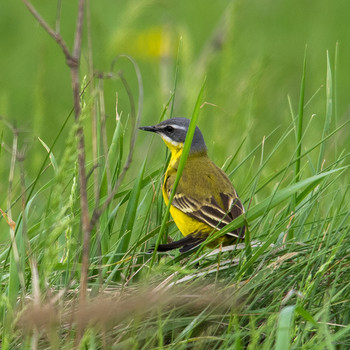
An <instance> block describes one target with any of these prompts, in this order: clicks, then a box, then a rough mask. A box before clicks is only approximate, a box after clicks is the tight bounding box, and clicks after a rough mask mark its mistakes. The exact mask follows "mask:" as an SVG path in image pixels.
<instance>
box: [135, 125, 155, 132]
mask: <svg viewBox="0 0 350 350" xmlns="http://www.w3.org/2000/svg"><path fill="white" fill-rule="evenodd" d="M139 129H140V130H144V131H151V132H157V128H156V127H155V126H140V127H139Z"/></svg>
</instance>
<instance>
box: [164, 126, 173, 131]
mask: <svg viewBox="0 0 350 350" xmlns="http://www.w3.org/2000/svg"><path fill="white" fill-rule="evenodd" d="M165 131H166V132H173V131H174V128H173V127H172V126H170V125H168V126H167V127H165Z"/></svg>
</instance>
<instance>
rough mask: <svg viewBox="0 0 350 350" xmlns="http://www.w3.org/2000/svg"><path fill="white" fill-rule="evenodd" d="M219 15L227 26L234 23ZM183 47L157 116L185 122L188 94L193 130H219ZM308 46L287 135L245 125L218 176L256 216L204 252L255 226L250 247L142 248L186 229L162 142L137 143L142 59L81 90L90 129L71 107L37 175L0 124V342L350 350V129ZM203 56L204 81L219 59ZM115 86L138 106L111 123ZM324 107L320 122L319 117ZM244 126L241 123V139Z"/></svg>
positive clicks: (14, 136)
mask: <svg viewBox="0 0 350 350" xmlns="http://www.w3.org/2000/svg"><path fill="white" fill-rule="evenodd" d="M229 10H230V11H233V7H231V6H230V7H229ZM221 21H223V22H221ZM221 21H220V23H225V25H226V26H230V25H231V23H230V21H229V20H228V19H227V18H226V17H223V19H221ZM185 44H186V43H184V42H182V43H181V45H180V48H179V52H178V59H177V61H176V64H175V68H174V71H175V77H174V79H173V81H172V83H171V86H173V87H174V90H175V91H171V92H170V94H169V96H167V98H166V99H164V100H163V101H162V103H164V101H165V107H164V108H163V112H161V111H160V112H159V113H158V114H156V116H155V117H154V120H153V122H154V123H155V122H157V121H158V120H159V119H163V118H166V117H167V115H171V114H172V113H175V110H176V108H177V107H176V106H177V103H179V102H178V101H180V102H181V101H183V96H188V100H189V101H187V102H186V103H187V104H188V105H190V102H192V103H193V104H192V105H191V106H190V107H189V110H193V114H192V123H191V128H192V129H191V130H192V131H194V127H195V125H196V124H197V125H199V126H200V127H201V126H202V125H208V124H209V123H210V122H208V118H206V116H207V115H208V113H209V112H211V111H212V109H210V108H213V107H214V106H212V105H209V104H207V103H205V102H207V98H208V97H207V95H208V93H210V91H212V89H213V88H212V87H211V86H210V84H211V82H212V81H213V76H209V77H208V79H207V80H206V84H205V85H204V86H201V85H200V83H198V79H197V77H196V78H194V79H193V82H192V84H191V86H190V87H188V90H186V88H185V85H184V84H183V83H182V80H181V78H182V74H185V75H186V74H187V73H184V72H185V71H186V70H189V71H190V66H189V65H188V61H186V60H185V58H186V57H185V55H186V46H185ZM224 51H225V50H224ZM310 51H312V49H308V52H307V54H305V61H304V65H302V64H301V66H303V72H302V73H301V74H300V77H299V80H301V82H302V83H301V88H300V93H299V102H298V104H297V108H294V106H293V102H292V101H293V98H290V99H289V106H288V101H287V100H286V101H285V105H284V111H286V112H288V108H289V112H290V115H291V122H290V123H289V125H288V123H287V124H286V123H283V122H281V123H279V125H278V127H276V126H275V125H273V127H268V132H267V134H266V135H267V136H266V137H263V138H262V140H260V139H258V138H257V137H255V136H256V135H255V134H254V132H250V131H249V130H252V129H251V128H250V126H249V122H247V124H246V126H247V131H244V132H241V134H240V135H239V137H240V138H239V140H237V141H234V142H236V143H237V147H235V149H234V150H233V151H232V152H231V151H230V150H231V148H229V149H228V150H226V153H225V154H229V155H232V157H231V158H228V159H226V161H225V162H224V164H223V168H224V169H225V171H226V173H227V174H228V175H229V177H230V178H231V180H232V181H233V182H234V183H235V186H236V187H237V190H238V192H239V194H240V197H241V199H242V200H243V202H244V205H245V209H246V213H245V215H244V216H242V217H240V218H238V219H236V220H235V221H234V222H232V223H231V224H230V225H229V227H225V228H224V229H222V230H221V231H220V232H218V233H216V234H215V235H213V236H211V237H209V238H208V240H207V242H205V243H208V242H209V241H212V240H215V238H216V237H217V236H219V235H223V234H225V232H227V231H229V230H232V229H234V228H236V227H239V226H240V225H241V224H242V223H246V224H247V225H248V230H247V235H246V239H245V242H241V243H240V244H238V245H235V246H230V247H223V248H222V247H221V248H220V247H218V248H217V249H208V248H206V247H205V244H203V245H202V246H201V247H200V248H199V249H198V250H197V251H196V252H193V253H190V254H189V253H185V254H180V253H179V252H178V251H173V252H169V253H166V254H155V253H154V254H149V253H147V251H148V249H149V248H150V247H151V246H152V245H154V244H156V245H157V244H159V243H160V242H162V241H165V240H166V238H167V236H170V237H172V238H173V239H177V238H179V237H180V234H179V232H178V230H177V228H176V227H175V225H174V223H173V222H172V220H171V218H169V217H167V214H168V210H169V208H166V207H165V206H164V204H163V199H162V197H161V190H160V189H161V184H162V175H163V173H164V170H165V165H166V162H167V159H168V156H167V154H166V151H165V146H164V145H163V144H161V141H160V140H158V139H154V140H153V138H152V136H151V135H148V138H147V139H146V138H144V139H141V138H140V139H139V138H136V130H137V126H138V125H139V124H140V122H141V120H140V118H141V116H142V106H144V105H145V103H144V102H145V101H144V100H145V98H146V97H145V96H147V93H148V90H147V84H149V82H147V81H145V77H144V76H143V75H142V74H141V73H140V70H139V68H138V65H137V63H136V61H135V60H133V59H131V58H127V57H120V58H118V63H119V64H121V65H122V64H125V65H126V64H130V65H131V66H132V67H133V68H134V69H135V72H136V74H135V76H136V78H135V77H134V76H132V77H131V76H130V75H128V74H126V73H125V74H124V73H120V72H118V73H113V74H112V73H109V74H105V75H104V74H100V75H98V76H96V77H95V78H94V79H92V80H87V81H85V80H84V81H83V83H82V91H83V92H84V93H83V94H82V95H81V105H82V114H81V116H80V120H79V123H72V121H71V113H72V112H71V113H69V112H67V113H66V118H65V119H64V121H63V122H62V123H61V126H60V127H59V128H57V129H56V130H55V135H54V137H53V138H52V141H51V142H47V139H49V140H50V138H46V137H44V136H46V135H45V134H44V135H42V136H43V137H41V138H40V140H39V143H38V144H39V145H40V150H41V151H42V152H43V157H42V158H41V162H40V164H39V165H38V166H37V167H36V168H35V175H34V176H32V175H28V174H33V173H32V172H31V169H32V165H31V164H28V162H26V157H27V154H28V153H27V151H26V147H25V145H26V141H25V136H23V133H22V132H21V130H19V129H18V128H16V127H15V125H13V123H10V122H7V123H6V124H3V125H4V130H5V131H1V133H0V141H1V144H2V147H1V149H0V160H1V161H2V162H3V163H6V165H7V166H6V168H7V169H8V174H7V179H6V180H4V181H3V184H6V186H5V185H3V186H4V187H7V188H6V191H4V192H7V203H6V210H4V208H2V212H1V215H2V218H1V219H0V223H1V225H2V226H1V227H2V228H4V229H3V232H6V235H7V237H4V238H2V239H3V242H4V244H3V245H2V246H1V247H0V262H1V267H2V268H1V270H0V289H1V299H0V332H1V333H0V334H1V348H2V349H48V348H50V349H72V348H78V349H190V348H191V349H192V348H193V349H249V350H251V349H269V350H270V349H275V350H280V349H283V350H284V349H337V350H338V349H339V350H342V349H348V348H349V346H350V326H349V324H350V322H349V321H350V292H349V287H348V285H349V280H350V273H349V263H350V250H349V243H348V233H349V216H350V212H349V193H348V190H349V185H348V175H347V174H348V164H349V161H348V157H349V153H348V150H347V148H346V147H343V144H342V142H341V138H342V135H344V134H346V133H347V132H348V125H347V124H348V121H347V119H346V115H344V117H343V116H341V115H338V113H339V108H338V107H337V98H336V97H337V96H338V92H337V86H336V84H335V82H336V78H337V77H336V72H337V71H338V70H339V67H338V64H339V63H337V62H338V60H337V55H338V52H336V58H335V62H336V64H334V65H332V59H331V58H330V57H329V54H327V60H326V64H325V69H324V71H325V74H324V77H323V81H324V84H325V87H326V89H325V90H326V92H325V94H324V96H323V97H322V96H321V94H320V90H318V89H317V90H316V93H312V94H308V96H309V95H310V96H312V97H311V98H310V99H309V100H307V98H306V93H307V92H306V91H307V84H308V82H309V80H308V79H309V78H308V77H309V74H308V72H309V70H308V69H309V68H308V66H306V65H305V62H306V60H307V59H308V55H309V54H311V53H310ZM227 54H228V53H227V52H224V53H223V55H224V57H226V59H228V56H227ZM182 60H184V61H182ZM201 62H202V65H203V67H204V68H203V69H204V71H205V70H206V68H208V67H209V65H210V63H208V62H207V63H205V62H204V63H203V61H201ZM226 63H227V62H226ZM115 65H117V63H115ZM223 68H224V67H223V66H222V67H221V68H220V69H223ZM340 68H341V67H340ZM82 70H84V67H82ZM202 73H203V72H202ZM198 75H200V74H199V73H198ZM133 79H136V85H137V88H135V87H134V83H135V82H134V80H133ZM222 79H225V78H222ZM249 79H250V78H247V80H249ZM254 79H257V80H258V79H259V78H257V77H254ZM254 79H252V80H254ZM116 82H118V84H120V86H119V88H118V89H117V90H118V96H122V97H121V101H125V100H127V101H128V103H127V104H126V103H125V102H120V100H119V97H117V98H115V97H114V99H115V100H114V104H115V110H116V112H115V117H116V118H109V120H108V115H107V112H106V111H107V110H108V108H109V107H108V106H109V104H108V99H109V98H110V97H108V96H107V95H108V91H109V89H110V86H108V84H113V83H116ZM254 84H256V82H251V83H249V84H248V86H250V87H253V86H254ZM145 86H146V87H145ZM222 88H223V86H222V85H220V86H219V88H218V89H219V90H220V89H222ZM190 90H191V91H190ZM134 91H137V93H135V92H134ZM187 92H188V93H187ZM251 93H252V95H254V93H253V91H251ZM160 95H161V93H159V96H160ZM159 96H158V97H159ZM194 96H195V97H194ZM270 97H271V101H273V98H274V96H273V94H271V93H270ZM251 99H252V101H256V100H258V101H260V100H259V98H258V97H251ZM305 101H306V102H305ZM119 103H120V104H119ZM126 105H128V107H125V106H126ZM320 105H322V106H323V107H324V110H325V112H324V116H325V117H324V119H323V121H322V120H321V118H316V117H314V116H312V117H309V115H310V113H309V112H310V111H313V110H318V109H319V108H320V107H319V106H320ZM146 108H147V107H146ZM294 109H295V110H297V111H298V112H297V113H295V112H294ZM215 110H216V112H215V113H216V115H217V114H218V111H217V110H218V108H217V107H215ZM187 112H188V111H187ZM223 113H224V112H223ZM246 113H247V114H248V117H247V119H248V120H249V119H250V118H253V117H252V115H253V113H254V112H253V109H252V110H250V111H248V112H246ZM224 114H225V113H224ZM159 115H160V117H159ZM311 115H313V113H312V114H311ZM265 117H266V115H265ZM266 118H267V117H266ZM342 118H344V119H345V122H344V123H343V124H341V120H342ZM111 119H112V120H113V123H114V124H113V128H111V127H110V126H111V125H112V124H111V123H112V122H111ZM142 123H143V122H142ZM237 123H238V122H237ZM245 123H246V121H241V122H240V123H239V128H240V130H244V126H245ZM145 124H146V123H145ZM219 124H220V123H219ZM267 124H268V123H267ZM315 124H316V126H315ZM91 125H93V127H92V128H91ZM227 125H228V129H229V127H230V128H231V126H232V128H233V124H231V123H228V124H227ZM79 126H83V127H84V130H85V136H86V145H85V147H86V151H87V160H86V170H87V177H88V179H87V180H88V181H87V193H88V203H87V204H88V208H89V215H90V216H91V217H93V214H94V213H95V212H100V214H101V215H100V216H99V218H98V219H97V220H96V222H95V225H94V226H93V229H92V231H91V234H90V248H89V266H88V290H87V291H88V301H87V303H85V304H82V303H81V301H80V300H79V295H80V294H81V292H82V291H81V288H82V284H81V283H80V280H81V277H82V269H83V268H82V256H83V249H82V240H83V233H82V228H81V215H82V213H81V204H80V191H79V180H78V179H79V176H78V165H77V157H78V145H77V137H76V130H77V128H79ZM111 129H112V130H111ZM90 130H91V131H90ZM212 131H213V132H212V134H211V133H204V134H205V137H206V141H207V144H208V147H209V150H210V148H211V147H210V146H211V142H213V140H210V139H211V138H215V137H216V136H217V130H216V129H215V128H213V129H212ZM50 132H52V131H51V130H50ZM255 133H258V131H257V129H256V130H255ZM222 135H223V136H224V135H225V130H223V131H222ZM293 136H295V137H293ZM8 140H11V142H9V141H8ZM224 141H225V140H224ZM226 141H227V144H228V145H232V144H234V143H233V141H232V140H231V139H226ZM23 145H24V146H23ZM145 145H146V146H145ZM187 145H189V142H187ZM230 147H231V146H230ZM213 148H214V149H215V150H217V151H218V150H219V149H220V147H213ZM163 150H164V151H163ZM139 153H141V154H142V156H140V155H138V154H139ZM213 154H214V155H213V157H212V158H213V159H214V160H215V161H217V162H218V164H219V162H220V161H221V160H222V158H221V159H220V157H222V154H221V153H220V152H216V154H218V158H219V159H218V158H216V156H215V152H214V153H213ZM28 157H29V156H28ZM183 161H185V157H184V158H183ZM2 171H3V170H2ZM110 196H112V197H113V200H112V201H111V202H109V201H108V198H109V197H110ZM1 205H3V204H1ZM3 236H5V234H4V235H3Z"/></svg>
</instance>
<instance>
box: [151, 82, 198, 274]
mask: <svg viewBox="0 0 350 350" xmlns="http://www.w3.org/2000/svg"><path fill="white" fill-rule="evenodd" d="M204 86H205V81H204V82H203V84H202V86H201V89H200V91H199V94H198V97H197V101H196V104H195V107H194V110H193V113H192V117H191V122H190V125H189V127H188V131H187V135H186V140H185V144H184V148H183V151H182V154H181V158H180V162H179V166H178V169H177V173H176V178H175V181H174V185H173V189H172V192H171V194H170V197H169V203H168V205H167V207H166V210H165V214H164V217H163V221H162V225H161V228H160V231H159V234H158V238H157V242H156V244H155V248H154V251H153V255H152V260H151V263H150V267H152V265H153V263H154V260H155V258H156V254H157V247H158V245H159V244H160V240H161V238H162V235H163V232H164V229H165V225H166V222H167V220H168V217H169V213H170V206H171V202H172V200H173V198H174V195H175V191H176V187H177V185H178V183H179V181H180V178H181V174H182V171H183V169H184V167H185V163H186V160H187V157H188V154H189V152H190V148H191V144H192V139H193V135H194V131H195V129H196V125H197V120H198V117H199V110H200V106H201V104H202V96H203V92H204Z"/></svg>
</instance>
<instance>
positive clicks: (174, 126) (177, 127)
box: [164, 124, 187, 131]
mask: <svg viewBox="0 0 350 350" xmlns="http://www.w3.org/2000/svg"><path fill="white" fill-rule="evenodd" d="M167 126H171V127H173V128H174V129H179V130H185V131H186V130H187V128H186V127H185V126H180V125H176V124H167V125H165V126H164V127H167Z"/></svg>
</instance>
